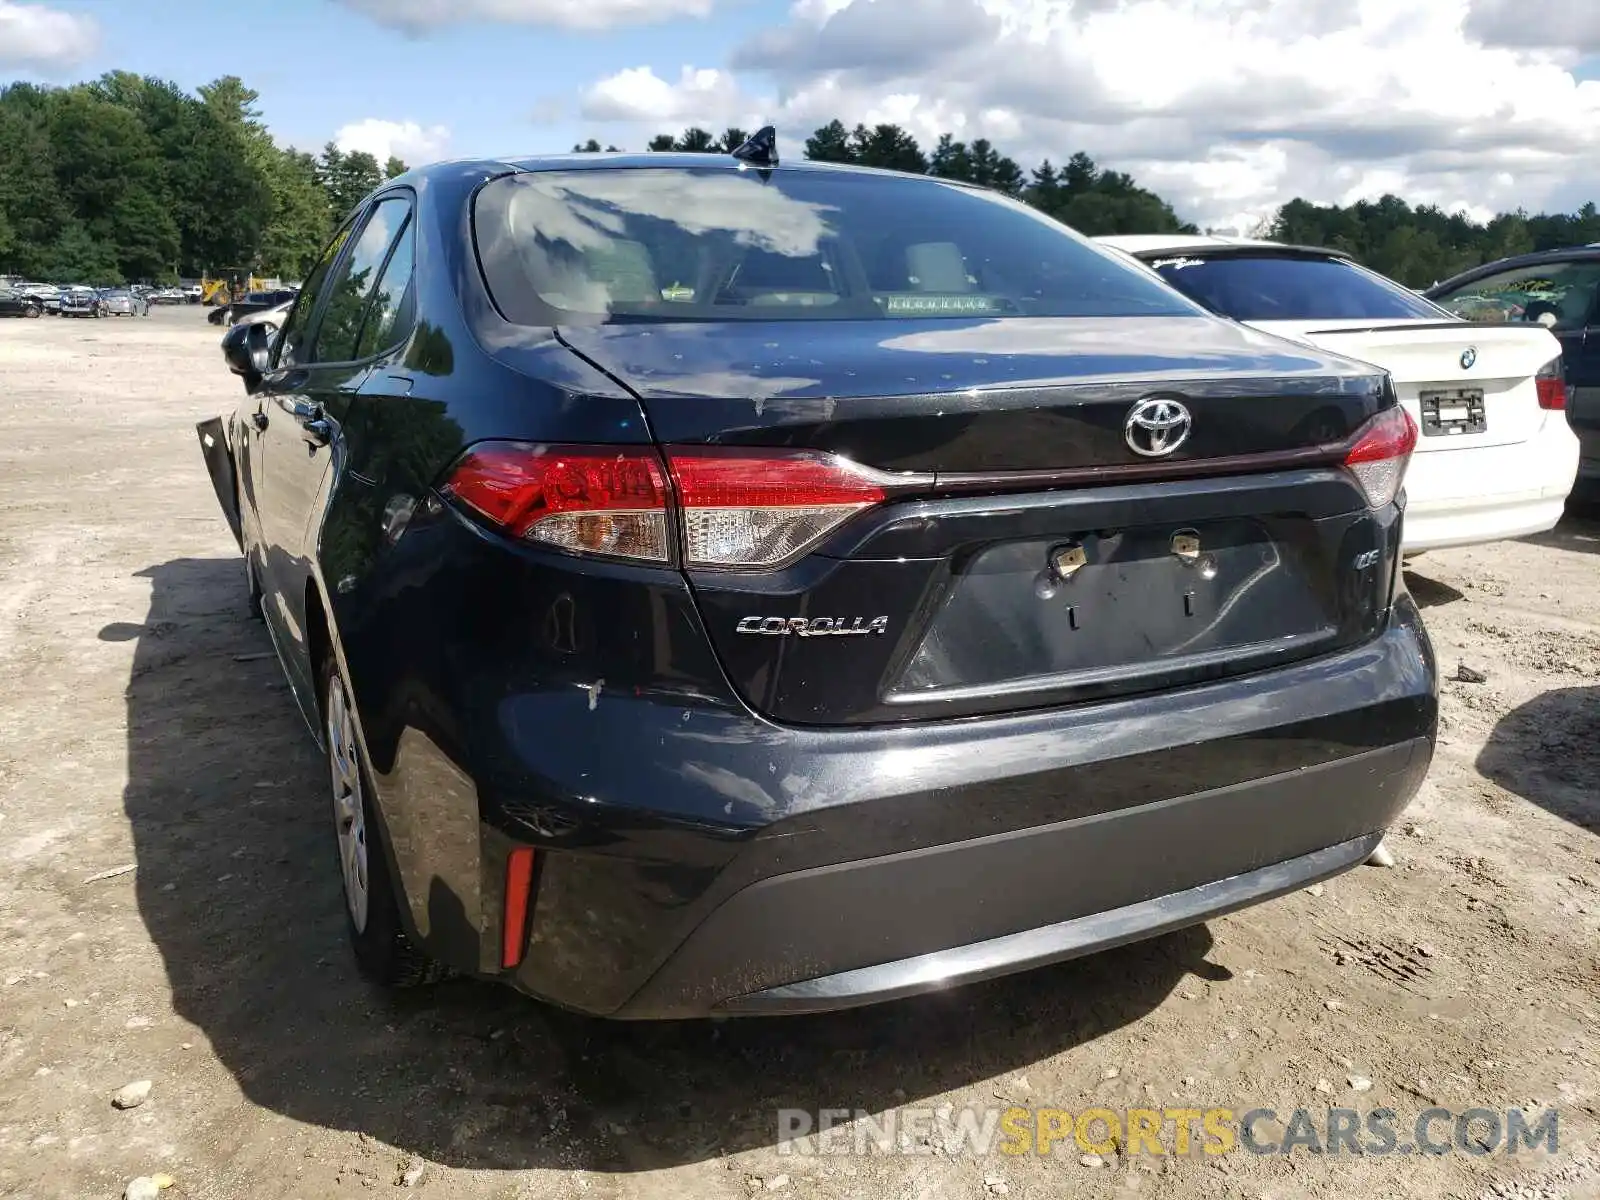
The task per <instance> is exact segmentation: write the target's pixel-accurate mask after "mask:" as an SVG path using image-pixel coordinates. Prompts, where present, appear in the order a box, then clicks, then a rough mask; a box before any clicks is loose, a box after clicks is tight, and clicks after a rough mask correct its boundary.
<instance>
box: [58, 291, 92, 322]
mask: <svg viewBox="0 0 1600 1200" xmlns="http://www.w3.org/2000/svg"><path fill="white" fill-rule="evenodd" d="M60 313H61V315H62V316H63V317H98V316H100V315H102V307H101V303H100V293H99V292H97V291H95V290H94V288H90V287H69V288H65V289H63V290H62V293H61V307H60Z"/></svg>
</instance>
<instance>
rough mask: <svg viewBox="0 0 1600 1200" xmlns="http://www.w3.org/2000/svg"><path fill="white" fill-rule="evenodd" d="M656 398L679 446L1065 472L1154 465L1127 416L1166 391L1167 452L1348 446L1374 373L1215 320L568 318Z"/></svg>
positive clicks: (603, 361) (652, 416) (883, 463)
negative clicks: (1174, 405)
mask: <svg viewBox="0 0 1600 1200" xmlns="http://www.w3.org/2000/svg"><path fill="white" fill-rule="evenodd" d="M560 335H561V337H562V339H563V340H564V341H565V342H566V343H567V344H568V345H569V346H571V347H572V348H573V349H574V350H576V351H577V352H578V353H580V354H582V355H583V356H584V357H585V358H587V359H589V360H590V361H591V362H592V363H594V364H595V365H596V366H598V367H599V368H601V369H602V370H604V371H606V372H607V373H609V374H610V375H612V376H613V377H614V378H616V379H618V380H619V381H620V382H622V383H624V384H626V385H627V386H628V387H629V388H630V389H632V390H633V391H634V392H635V393H637V394H638V395H639V397H640V398H641V400H642V402H643V405H644V409H645V412H646V414H647V415H648V417H649V420H650V426H651V430H652V432H653V433H654V435H655V438H656V440H657V441H659V442H662V443H664V444H669V445H672V444H680V445H681V444H688V445H697V444H705V443H715V444H718V445H741V446H805V447H810V448H813V449H819V450H826V451H833V452H837V453H841V454H844V455H846V456H847V457H849V458H851V459H854V460H855V461H857V462H861V463H864V464H866V465H869V466H873V467H877V468H880V469H882V470H888V471H918V472H926V471H939V472H955V473H970V472H990V471H1000V472H1021V471H1051V472H1054V471H1065V470H1071V469H1074V468H1091V469H1093V468H1105V467H1118V466H1134V465H1137V464H1140V463H1147V462H1148V461H1149V460H1148V459H1144V458H1141V456H1139V455H1137V454H1135V453H1134V452H1133V451H1132V450H1130V449H1129V448H1128V446H1127V444H1126V442H1125V440H1124V431H1123V425H1124V422H1125V421H1126V419H1127V417H1128V412H1129V409H1130V407H1131V406H1132V405H1133V404H1134V403H1135V402H1136V401H1138V400H1139V399H1140V398H1141V397H1144V396H1147V395H1150V394H1151V393H1163V394H1165V393H1173V394H1176V395H1178V396H1180V397H1181V398H1182V400H1183V403H1184V404H1185V405H1186V406H1187V407H1188V409H1189V411H1190V413H1191V414H1192V417H1193V425H1192V432H1191V434H1190V436H1189V437H1188V439H1187V440H1186V441H1185V443H1184V444H1183V445H1182V446H1181V447H1180V448H1179V449H1178V451H1177V452H1176V453H1174V454H1172V455H1170V456H1169V457H1166V458H1164V459H1163V460H1162V461H1163V463H1166V464H1170V466H1172V467H1178V468H1180V472H1181V465H1182V464H1186V463H1196V462H1204V461H1206V460H1210V459H1217V458H1226V457H1232V456H1236V455H1258V454H1270V453H1277V452H1285V451H1293V450H1304V449H1306V448H1308V447H1314V446H1317V445H1320V444H1323V443H1327V442H1337V441H1340V440H1342V439H1344V438H1346V437H1348V436H1349V435H1350V434H1351V433H1353V432H1354V431H1355V430H1356V429H1357V428H1358V427H1359V426H1360V425H1361V424H1362V423H1363V422H1364V421H1366V420H1367V419H1368V418H1369V417H1370V416H1371V415H1372V414H1373V412H1374V411H1376V404H1377V400H1376V395H1375V393H1374V388H1373V385H1374V375H1375V374H1376V373H1375V372H1373V371H1372V370H1371V369H1370V368H1369V367H1367V366H1365V365H1363V364H1358V363H1353V362H1351V361H1350V360H1348V359H1344V358H1340V357H1337V356H1335V355H1332V354H1329V353H1327V352H1325V351H1322V350H1320V349H1317V348H1315V347H1312V346H1297V345H1295V344H1293V343H1288V342H1284V341H1283V340H1281V339H1278V338H1274V337H1269V336H1265V335H1262V334H1260V333H1256V332H1254V331H1252V330H1249V329H1246V328H1244V327H1243V326H1239V325H1235V324H1232V323H1231V322H1223V321H1219V320H1216V319H1213V318H1210V317H1204V316H1195V317H1184V318H1126V317H1123V318H1112V319H1095V318H1065V319H1052V320H1028V319H1021V318H1011V319H1005V320H990V321H974V322H966V321H953V320H932V321H901V320H892V321H761V322H756V321H748V322H743V321H742V322H728V323H717V324H711V323H706V324H678V325H660V324H649V325H644V324H634V325H629V324H616V325H603V326H585V327H571V326H568V327H563V328H562V329H561V330H560Z"/></svg>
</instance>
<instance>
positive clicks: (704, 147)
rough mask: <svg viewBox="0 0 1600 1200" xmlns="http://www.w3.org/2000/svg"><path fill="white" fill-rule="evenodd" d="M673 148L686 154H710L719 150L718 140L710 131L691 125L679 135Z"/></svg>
mask: <svg viewBox="0 0 1600 1200" xmlns="http://www.w3.org/2000/svg"><path fill="white" fill-rule="evenodd" d="M672 148H673V149H674V150H677V151H680V152H682V153H685V154H710V153H712V152H714V151H715V150H716V149H717V139H716V138H714V137H712V136H711V131H710V130H708V129H701V128H700V127H699V126H698V125H691V126H690V127H689V128H688V129H685V130H684V131H683V132H682V133H681V134H679V135H678V139H677V140H676V141H675V142H673V143H672Z"/></svg>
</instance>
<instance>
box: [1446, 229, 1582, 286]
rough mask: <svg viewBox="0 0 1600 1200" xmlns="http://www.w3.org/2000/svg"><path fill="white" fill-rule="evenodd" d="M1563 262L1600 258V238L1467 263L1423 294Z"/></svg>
mask: <svg viewBox="0 0 1600 1200" xmlns="http://www.w3.org/2000/svg"><path fill="white" fill-rule="evenodd" d="M1561 262H1600V242H1591V243H1589V244H1588V245H1587V246H1561V247H1558V248H1557V249H1554V250H1535V251H1533V253H1531V254H1514V255H1512V256H1511V257H1510V258H1497V259H1495V260H1494V261H1493V262H1486V263H1483V264H1482V265H1480V266H1476V267H1468V268H1467V269H1466V270H1465V271H1461V272H1458V273H1457V274H1455V275H1452V276H1450V278H1448V279H1441V280H1439V282H1438V283H1436V284H1434V285H1433V286H1432V287H1430V288H1429V289H1428V290H1427V291H1425V292H1424V293H1423V295H1425V296H1427V297H1428V298H1429V299H1432V298H1433V297H1434V296H1436V295H1438V294H1439V293H1441V292H1446V291H1449V290H1451V289H1453V288H1457V287H1461V286H1462V285H1463V284H1468V283H1473V282H1475V281H1476V280H1479V279H1483V278H1485V277H1487V276H1489V275H1498V274H1499V273H1500V272H1501V271H1516V270H1519V269H1521V268H1522V267H1541V266H1544V265H1545V264H1546V263H1561Z"/></svg>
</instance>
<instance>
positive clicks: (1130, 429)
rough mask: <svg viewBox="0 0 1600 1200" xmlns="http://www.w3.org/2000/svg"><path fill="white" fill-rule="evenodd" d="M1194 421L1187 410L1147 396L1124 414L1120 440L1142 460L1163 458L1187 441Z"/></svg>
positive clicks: (1169, 399)
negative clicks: (1124, 418) (1126, 416)
mask: <svg viewBox="0 0 1600 1200" xmlns="http://www.w3.org/2000/svg"><path fill="white" fill-rule="evenodd" d="M1193 425H1194V421H1193V419H1192V418H1191V417H1190V416H1189V410H1188V409H1187V408H1185V407H1184V406H1183V405H1182V404H1180V403H1179V402H1178V401H1176V400H1173V399H1171V398H1170V397H1167V396H1147V397H1145V399H1143V400H1141V401H1139V403H1137V404H1135V405H1134V406H1133V407H1132V408H1131V409H1129V410H1128V419H1127V420H1126V421H1124V422H1123V423H1122V437H1123V440H1124V441H1126V442H1127V443H1128V449H1130V450H1132V451H1133V452H1134V453H1135V454H1138V455H1141V456H1143V457H1144V458H1163V457H1165V456H1166V455H1168V454H1171V453H1172V452H1173V451H1174V450H1176V449H1177V448H1178V447H1179V446H1181V445H1183V443H1184V442H1186V441H1188V440H1189V430H1190V429H1191V428H1192V427H1193Z"/></svg>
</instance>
